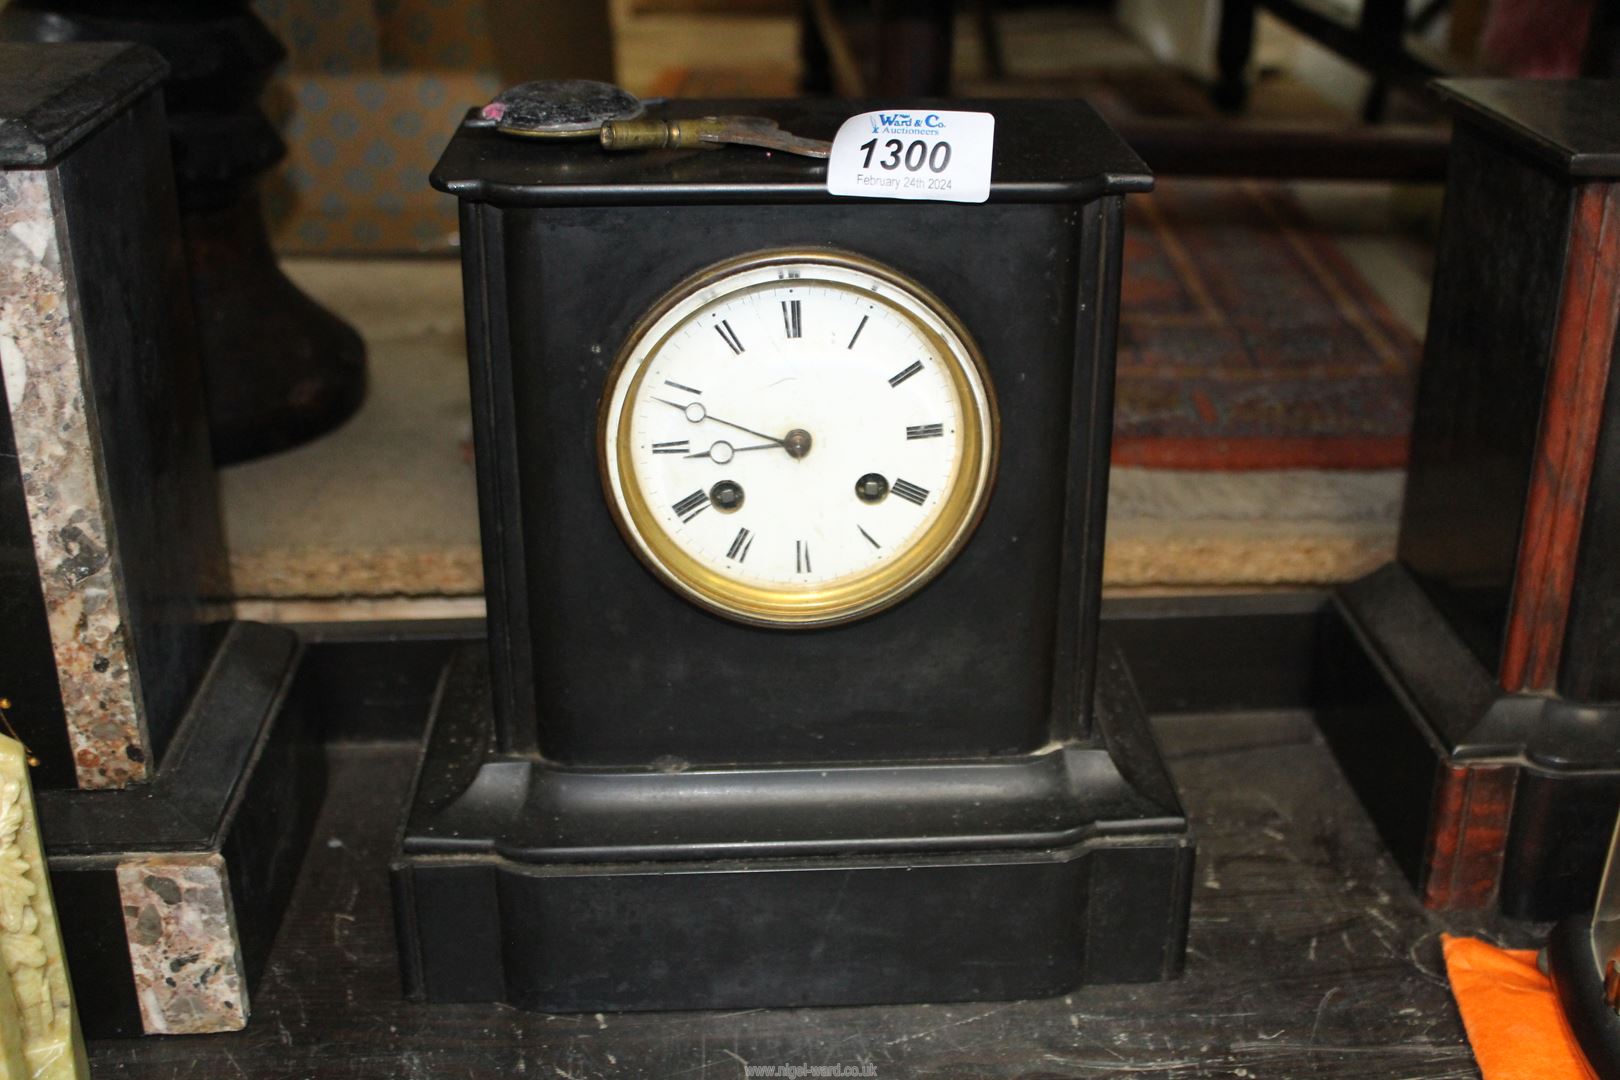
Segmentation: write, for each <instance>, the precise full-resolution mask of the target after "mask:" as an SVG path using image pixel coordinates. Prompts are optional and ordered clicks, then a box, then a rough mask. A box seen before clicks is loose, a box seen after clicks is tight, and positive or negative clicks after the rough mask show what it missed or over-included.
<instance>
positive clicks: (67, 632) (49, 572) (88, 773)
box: [0, 170, 147, 788]
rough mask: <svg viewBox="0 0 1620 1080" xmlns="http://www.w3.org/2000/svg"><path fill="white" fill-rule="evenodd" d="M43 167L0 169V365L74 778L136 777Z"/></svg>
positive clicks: (89, 435)
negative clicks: (49, 633) (49, 632)
mask: <svg viewBox="0 0 1620 1080" xmlns="http://www.w3.org/2000/svg"><path fill="white" fill-rule="evenodd" d="M54 205H55V200H54V199H53V197H52V190H51V184H50V175H49V173H47V172H44V171H29V170H16V171H6V172H0V371H3V374H4V382H5V390H6V402H7V406H8V408H9V409H10V412H11V424H12V429H13V435H14V438H15V440H16V445H17V465H18V468H19V469H20V470H21V473H22V479H23V492H24V496H25V498H26V499H27V503H28V518H29V527H30V529H31V530H32V532H33V540H34V553H35V558H36V562H37V564H38V566H39V572H40V585H41V588H42V591H43V593H44V597H45V610H46V613H47V616H48V618H49V620H50V627H51V645H52V648H53V650H54V651H55V654H56V668H57V678H58V681H59V682H60V684H61V688H62V704H63V708H64V712H65V713H66V715H67V722H68V737H69V740H70V742H71V744H72V747H73V753H74V763H75V765H76V767H77V770H78V779H79V786H80V787H85V788H105V787H123V786H125V785H126V784H129V783H130V782H132V781H137V780H143V779H145V778H146V775H147V753H146V747H147V740H146V738H145V737H144V724H143V717H142V714H141V709H140V702H139V701H138V691H137V688H136V682H135V679H134V672H133V671H132V670H131V665H132V661H131V656H130V651H129V642H128V641H127V636H126V630H125V623H124V617H123V613H122V609H121V605H120V603H119V596H118V591H117V577H116V575H117V569H116V567H115V566H114V562H113V556H112V552H111V547H110V544H111V536H110V532H111V530H110V527H109V523H108V520H107V516H106V512H105V509H104V503H103V499H102V492H101V487H100V483H99V480H98V476H97V469H96V458H95V446H96V443H95V435H94V433H93V430H92V428H93V423H94V421H93V417H92V416H91V415H90V409H89V406H88V405H87V403H86V399H85V381H84V378H83V372H82V368H81V364H80V360H81V358H80V355H79V352H80V342H79V340H78V335H77V334H76V333H75V330H74V324H73V318H72V297H73V293H72V284H71V282H70V281H69V280H68V276H67V272H66V271H65V269H64V267H63V263H62V257H61V250H60V246H59V242H58V240H59V235H60V233H59V230H58V227H57V221H56V220H55V217H54Z"/></svg>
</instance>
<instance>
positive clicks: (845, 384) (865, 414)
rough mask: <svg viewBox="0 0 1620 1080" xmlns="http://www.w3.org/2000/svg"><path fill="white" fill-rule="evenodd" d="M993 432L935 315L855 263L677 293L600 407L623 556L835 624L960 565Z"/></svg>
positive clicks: (801, 261)
mask: <svg viewBox="0 0 1620 1080" xmlns="http://www.w3.org/2000/svg"><path fill="white" fill-rule="evenodd" d="M996 424H997V417H996V409H995V400H994V396H993V391H992V390H991V387H990V384H989V381H988V379H987V378H986V376H985V373H984V370H983V367H982V363H981V361H980V358H979V355H978V352H977V350H976V348H975V346H974V345H973V343H972V340H971V338H970V337H969V336H968V334H967V331H966V330H965V329H964V328H963V327H962V326H961V325H960V324H959V323H958V322H957V320H956V319H955V317H954V316H953V315H952V314H951V313H950V312H949V311H947V310H946V309H945V308H944V306H943V305H942V304H941V303H940V302H939V301H938V300H937V299H935V298H933V297H932V296H931V295H930V294H928V293H927V292H926V291H925V290H923V289H922V288H921V287H920V286H918V285H916V284H914V283H912V282H910V281H908V280H906V279H905V278H903V277H901V276H900V275H899V274H897V273H895V272H894V271H891V270H888V269H886V268H884V267H882V266H879V265H878V264H875V263H872V262H869V261H867V260H864V259H860V258H857V257H854V256H849V255H844V254H835V253H829V252H814V251H797V252H773V253H767V254H764V255H758V256H751V257H748V258H745V259H740V260H733V261H732V262H729V263H725V264H721V265H720V266H717V267H712V268H710V269H709V270H707V271H705V272H703V273H701V274H699V275H697V276H696V277H694V278H693V279H691V280H689V281H687V282H685V283H683V284H682V285H680V286H677V287H676V288H675V289H674V290H673V291H672V292H671V293H670V294H669V295H668V296H666V297H665V298H664V300H662V301H661V302H660V303H659V304H658V305H657V306H655V308H654V309H653V311H652V312H650V313H649V314H648V316H647V317H646V318H645V319H643V320H642V322H641V324H640V325H639V326H638V327H637V329H636V330H635V331H633V332H632V334H631V336H630V340H629V341H628V342H627V343H626V345H625V347H624V349H623V351H622V352H621V354H620V357H619V361H618V363H617V365H616V366H615V369H614V372H613V374H612V375H611V376H610V379H609V386H608V388H607V393H606V394H605V395H604V399H603V414H602V425H601V431H602V446H601V454H602V463H603V470H602V471H603V479H604V484H605V487H606V491H607V497H608V499H609V502H610V504H611V505H612V508H613V510H614V513H615V517H616V518H617V520H618V522H619V525H620V528H621V529H622V530H623V532H624V534H625V537H626V539H627V540H628V541H629V542H630V543H631V545H632V547H634V548H635V550H636V552H637V554H638V555H639V556H640V557H641V558H642V560H643V561H644V562H646V563H647V564H648V566H650V567H651V568H652V569H653V570H654V572H655V573H657V574H659V575H660V576H661V577H662V578H664V579H665V581H666V582H668V583H669V584H670V585H672V586H673V587H674V588H676V589H677V590H678V591H679V592H681V593H683V594H685V595H686V596H687V597H688V598H690V599H692V600H695V601H696V602H698V603H700V604H702V605H704V606H706V607H709V608H711V609H713V610H715V611H717V612H719V613H721V614H724V615H727V616H729V617H731V618H735V619H740V620H742V621H746V622H750V623H759V624H766V625H777V626H816V625H826V624H829V623H836V622H844V621H848V620H850V619H854V618H859V617H861V616H863V615H866V614H870V613H872V612H875V611H877V610H880V609H882V608H883V607H886V606H888V605H890V604H892V603H894V602H896V601H897V600H899V599H900V598H902V597H904V596H906V595H908V594H909V593H911V592H913V591H915V590H916V589H917V588H919V587H920V586H921V585H922V584H924V583H925V582H926V581H927V580H928V579H929V578H931V577H932V576H933V575H934V574H936V573H938V572H939V570H940V569H942V568H943V567H944V565H945V564H946V563H948V562H949V560H950V559H951V558H952V557H953V556H954V555H955V554H956V552H957V551H958V550H959V548H960V547H961V545H962V544H963V543H964V542H965V541H966V539H967V537H968V535H969V534H970V533H971V531H972V528H973V526H974V524H975V523H976V522H977V520H978V517H979V515H980V513H981V512H982V510H983V508H984V504H985V501H986V499H987V497H988V494H989V490H990V484H991V480H992V477H993V474H994V466H995V454H996V445H997V432H996Z"/></svg>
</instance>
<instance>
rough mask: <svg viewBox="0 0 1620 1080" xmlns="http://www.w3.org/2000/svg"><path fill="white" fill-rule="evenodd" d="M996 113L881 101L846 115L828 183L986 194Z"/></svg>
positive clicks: (884, 191)
mask: <svg viewBox="0 0 1620 1080" xmlns="http://www.w3.org/2000/svg"><path fill="white" fill-rule="evenodd" d="M995 140H996V118H995V117H994V116H991V115H990V114H989V113H982V112H945V111H940V110H933V109H879V110H878V111H877V112H869V113H861V114H860V115H859V116H852V117H850V118H849V119H848V120H845V121H844V124H843V126H842V127H840V128H839V129H838V134H837V136H836V137H834V139H833V144H832V153H831V154H830V155H829V156H828V158H827V191H828V192H830V193H831V194H833V195H854V196H857V197H865V198H873V199H934V200H939V201H942V202H969V203H976V202H984V201H985V200H986V199H988V198H989V197H990V157H991V151H992V150H993V149H994V147H995Z"/></svg>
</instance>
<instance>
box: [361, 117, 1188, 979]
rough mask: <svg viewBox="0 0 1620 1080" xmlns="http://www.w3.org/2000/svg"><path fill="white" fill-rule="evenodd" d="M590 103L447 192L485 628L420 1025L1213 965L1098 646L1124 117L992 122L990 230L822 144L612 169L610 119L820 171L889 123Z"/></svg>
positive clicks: (1162, 780) (404, 851)
mask: <svg viewBox="0 0 1620 1080" xmlns="http://www.w3.org/2000/svg"><path fill="white" fill-rule="evenodd" d="M607 89H612V88H607ZM551 93H552V97H551V98H549V99H546V100H542V101H541V102H540V107H539V108H534V105H535V102H534V101H533V100H528V101H527V102H526V104H525V105H524V108H527V109H528V110H529V111H528V112H527V113H523V110H522V109H516V108H514V109H512V110H511V111H509V112H508V111H503V109H501V108H497V109H495V110H494V115H492V113H491V111H490V110H488V109H486V110H483V111H480V112H475V113H474V114H473V115H472V116H470V117H469V120H468V122H467V123H465V124H464V125H463V126H462V128H461V129H460V130H459V131H458V132H457V134H456V136H455V138H454V139H453V140H452V142H451V144H450V146H449V148H448V149H447V150H446V152H445V155H444V157H443V159H442V160H441V161H440V163H439V166H438V168H437V170H436V171H435V174H434V182H435V184H436V185H438V186H439V187H440V188H441V189H443V190H446V191H449V192H451V193H453V194H455V195H456V196H457V197H458V198H459V199H460V200H461V226H462V252H463V267H464V284H465V290H466V302H467V316H468V346H469V362H470V369H471V375H472V387H473V402H474V405H473V407H474V414H475V416H474V420H475V434H476V448H477V472H478V484H479V497H480V514H481V526H482V532H483V541H484V560H485V573H486V590H487V596H488V605H489V620H488V631H489V637H488V642H487V646H483V645H480V646H470V647H468V648H466V649H464V650H462V652H461V653H459V654H458V655H457V656H456V658H455V659H454V660H453V661H452V663H451V664H450V666H449V669H448V670H447V672H446V674H445V677H444V680H443V682H442V685H441V689H440V693H439V695H438V697H437V702H436V706H435V710H434V716H433V720H432V726H431V730H430V733H429V736H428V739H427V743H426V746H425V749H424V754H423V757H422V760H421V763H420V766H419V774H418V777H417V782H416V786H415V789H414V794H413V797H412V802H411V806H410V808H409V810H408V812H407V818H406V821H405V823H404V825H403V829H402V832H401V839H400V844H399V848H398V850H397V852H396V855H395V859H394V864H393V877H394V888H395V898H396V910H397V921H398V926H399V934H400V941H401V948H402V956H403V966H404V970H405V974H406V983H407V989H408V992H409V993H410V994H411V995H412V996H414V997H417V998H422V999H426V1000H432V1001H465V1000H499V1001H508V1002H512V1003H514V1004H519V1005H523V1006H528V1007H532V1008H541V1009H548V1010H554V1011H574V1010H592V1011H595V1010H616V1009H670V1008H710V1007H743V1006H770V1005H814V1004H859V1003H877V1002H898V1001H926V1000H969V999H980V998H1010V997H1024V996H1036V995H1044V994H1051V993H1058V992H1061V991H1063V990H1065V989H1067V988H1070V987H1072V986H1074V985H1076V984H1078V983H1082V982H1088V981H1139V980H1147V979H1157V978H1163V977H1167V976H1170V975H1173V974H1174V973H1176V972H1177V971H1178V970H1179V968H1180V965H1181V960H1182V953H1183V944H1184V939H1185V932H1186V918H1187V904H1188V895H1189V891H1190V881H1191V868H1192V858H1193V847H1192V842H1191V839H1190V837H1189V835H1188V831H1187V823H1186V819H1185V815H1184V814H1183V812H1182V810H1181V808H1180V806H1179V803H1178V801H1177V799H1176V796H1175V793H1174V790H1173V788H1172V786H1171V784H1170V781H1169V779H1168V776H1167V773H1166V771H1165V768H1164V765H1163V763H1162V761H1161V760H1160V758H1159V756H1158V753H1157V750H1156V747H1155V744H1154V741H1153V738H1152V735H1151V733H1150V731H1149V730H1148V727H1147V723H1146V719H1145V717H1144V715H1143V713H1142V710H1141V706H1140V704H1139V703H1138V701H1137V698H1136V692H1135V689H1134V687H1133V685H1132V682H1131V676H1130V673H1129V671H1128V670H1127V669H1126V666H1125V663H1124V660H1123V658H1122V657H1121V654H1120V652H1119V650H1118V649H1117V648H1116V647H1115V646H1114V645H1113V644H1112V643H1111V642H1110V641H1109V640H1108V638H1107V636H1106V634H1105V633H1104V632H1103V631H1102V630H1101V629H1100V626H1099V620H1098V608H1099V604H1100V593H1101V557H1102V538H1103V517H1104V511H1105V506H1106V493H1107V475H1108V449H1109V442H1110V434H1111V410H1112V404H1113V400H1112V381H1113V366H1114V335H1115V323H1116V319H1117V305H1118V290H1119V268H1120V258H1121V238H1122V231H1121V230H1122V228H1123V216H1122V212H1123V203H1124V197H1125V196H1126V195H1127V194H1128V193H1130V192H1134V191H1144V190H1147V189H1148V188H1149V187H1150V186H1151V178H1150V176H1149V174H1148V173H1147V170H1146V168H1145V167H1144V166H1143V165H1142V163H1141V161H1140V160H1139V159H1138V158H1137V157H1136V156H1135V155H1134V154H1132V153H1131V152H1130V150H1129V149H1128V148H1127V147H1126V146H1125V145H1124V144H1123V143H1122V142H1121V141H1120V140H1119V139H1118V137H1117V136H1116V135H1114V133H1113V132H1112V131H1111V130H1109V129H1108V127H1107V126H1106V125H1105V124H1104V123H1103V121H1102V120H1101V119H1100V118H1098V117H1097V115H1096V114H1095V113H1094V112H1093V111H1092V110H1091V109H1090V108H1089V107H1087V106H1085V105H1083V104H1080V103H1075V102H995V103H993V104H987V105H985V106H984V108H985V109H986V110H987V111H993V112H994V114H995V117H996V125H997V127H996V139H997V147H996V156H995V163H994V175H993V179H992V184H991V191H990V197H989V200H988V202H986V203H984V204H960V203H937V202H902V201H897V200H887V199H848V198H839V197H837V196H833V195H830V194H829V193H828V191H827V182H826V175H827V174H826V166H825V165H824V164H823V163H822V162H820V161H816V160H813V158H812V157H811V156H805V155H803V154H800V153H799V152H794V153H791V154H788V155H782V154H777V153H774V152H772V151H770V150H768V149H762V148H760V147H759V146H758V145H756V144H753V143H750V142H749V141H748V140H747V139H742V140H740V141H742V142H744V143H745V145H740V146H737V145H728V146H726V147H725V148H724V149H723V150H720V151H718V152H707V151H705V150H703V149H698V148H695V147H694V146H692V145H691V144H687V143H682V142H680V141H679V140H678V139H675V140H673V141H671V140H666V142H665V143H664V144H662V145H666V146H670V145H672V146H674V147H675V148H674V149H660V150H652V151H648V152H644V153H635V154H615V153H608V152H606V151H605V150H604V148H603V147H604V144H605V143H606V142H607V141H608V138H607V134H606V128H605V127H604V125H605V124H608V123H612V122H615V117H618V116H622V117H623V118H624V119H626V120H634V121H635V122H636V123H642V124H652V125H655V126H657V125H662V130H664V131H666V132H679V131H688V132H690V131H694V130H709V131H713V130H715V128H713V127H706V126H705V124H706V123H707V121H708V120H710V119H717V122H719V123H721V124H723V125H729V127H728V130H731V131H733V132H735V131H738V130H747V131H774V132H776V133H778V134H779V135H780V136H781V137H782V138H784V139H788V140H795V141H797V142H800V143H806V144H816V145H820V146H824V145H825V144H819V143H816V140H813V139H808V138H806V136H820V135H830V134H832V132H833V131H834V130H835V129H836V128H837V127H838V125H839V123H840V121H842V120H843V119H844V118H845V116H847V115H848V114H849V113H850V112H853V111H857V110H855V109H854V108H852V107H850V106H848V105H840V104H838V103H835V102H812V101H789V102H770V103H767V102H739V103H727V104H726V105H725V106H724V107H723V108H722V109H721V110H720V111H721V112H722V113H723V114H724V115H722V116H720V117H718V118H709V117H706V116H705V114H704V112H703V107H702V106H701V105H700V104H699V103H690V102H678V101H677V102H668V103H662V104H659V103H647V104H644V103H641V102H636V101H634V99H629V100H628V101H625V100H621V99H612V98H611V95H609V96H607V97H604V96H603V94H604V92H603V91H602V90H601V89H600V88H598V89H596V90H593V91H592V92H591V93H590V94H587V95H584V96H585V97H587V98H590V99H591V100H592V101H595V102H596V104H590V103H589V102H587V104H586V105H585V106H583V107H582V109H581V110H576V111H577V112H582V113H583V115H566V116H565V115H563V113H562V112H559V111H558V110H557V109H556V108H552V107H551V106H550V105H547V100H550V101H553V102H554V101H555V88H554V87H553V88H552V91H551ZM500 100H501V99H498V101H500ZM521 100H522V99H521V96H519V97H508V98H506V102H505V104H506V105H508V106H511V104H512V102H514V101H521ZM603 101H606V102H607V104H605V105H604V104H602V102H603ZM708 108H709V109H713V108H714V106H713V105H709V106H708ZM548 109H549V110H550V111H549V112H548ZM520 113H523V115H527V116H528V117H529V119H528V120H522V119H521V118H520V117H519V116H518V114H520ZM767 114H768V115H767ZM502 117H509V119H508V121H507V127H508V128H510V127H511V126H512V125H513V124H520V125H522V124H527V125H529V126H531V127H538V126H543V125H545V124H560V125H563V126H566V127H567V128H569V131H568V132H567V133H566V134H568V135H572V136H576V137H575V138H572V139H570V138H559V137H547V133H545V132H542V131H516V132H515V131H511V130H503V128H502V126H501V118H502ZM536 117H538V119H536ZM741 120H747V121H749V123H748V124H744V125H738V124H736V123H734V122H735V121H741ZM700 121H701V123H700ZM786 132H792V133H794V134H792V135H787V134H785V133H786ZM514 134H516V135H529V136H538V137H528V138H514V137H512V136H513V135H514ZM580 135H583V136H586V138H583V139H582V138H578V137H577V136H580ZM592 136H594V137H595V138H594V139H593V138H590V137H592ZM683 146H685V147H686V148H684V149H683V148H681V147H683ZM776 149H781V147H777V148H776ZM801 149H802V147H801Z"/></svg>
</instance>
